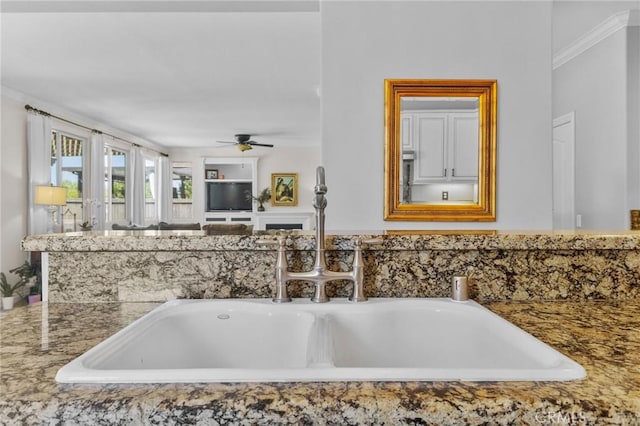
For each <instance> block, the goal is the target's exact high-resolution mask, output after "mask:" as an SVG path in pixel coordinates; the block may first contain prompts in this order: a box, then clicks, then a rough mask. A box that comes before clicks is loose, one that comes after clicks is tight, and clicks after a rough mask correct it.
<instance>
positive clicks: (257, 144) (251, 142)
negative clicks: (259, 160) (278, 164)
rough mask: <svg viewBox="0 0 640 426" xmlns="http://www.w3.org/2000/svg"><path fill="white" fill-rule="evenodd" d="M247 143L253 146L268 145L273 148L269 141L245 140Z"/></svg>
mask: <svg viewBox="0 0 640 426" xmlns="http://www.w3.org/2000/svg"><path fill="white" fill-rule="evenodd" d="M247 144H249V145H253V146H266V147H269V148H273V145H271V144H270V143H258V142H254V141H249V142H247Z"/></svg>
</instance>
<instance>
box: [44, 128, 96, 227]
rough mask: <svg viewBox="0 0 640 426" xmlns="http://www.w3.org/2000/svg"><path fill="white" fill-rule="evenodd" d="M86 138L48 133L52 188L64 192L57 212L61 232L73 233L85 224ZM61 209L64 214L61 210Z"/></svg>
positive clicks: (54, 132) (58, 132)
mask: <svg viewBox="0 0 640 426" xmlns="http://www.w3.org/2000/svg"><path fill="white" fill-rule="evenodd" d="M86 142H87V140H86V139H85V138H81V137H77V136H73V135H71V134H67V133H63V132H62V131H60V130H54V131H52V132H51V184H52V185H54V186H63V187H65V188H67V205H66V206H63V207H62V208H60V209H58V215H61V216H59V217H62V225H63V229H64V231H65V232H66V231H75V230H77V227H78V225H79V224H80V223H82V222H83V221H84V209H83V192H84V186H85V184H88V182H85V169H86V167H85V155H84V153H85V151H86V149H85V145H86ZM63 209H64V210H63Z"/></svg>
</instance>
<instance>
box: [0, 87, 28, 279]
mask: <svg viewBox="0 0 640 426" xmlns="http://www.w3.org/2000/svg"><path fill="white" fill-rule="evenodd" d="M1 117H2V136H1V139H0V163H1V165H2V178H1V179H0V212H1V213H0V271H2V272H4V273H5V274H8V272H9V270H10V269H13V268H15V267H17V266H20V265H21V264H22V262H24V260H25V259H26V258H27V256H26V254H25V253H24V252H22V251H21V250H20V241H21V240H22V238H23V237H24V236H25V235H26V233H27V189H28V188H27V148H26V146H27V144H26V140H27V125H26V122H27V111H26V110H25V109H24V104H23V103H20V102H18V101H16V100H13V99H9V98H7V97H5V96H3V97H2V115H1ZM8 278H9V282H15V281H16V280H17V277H15V276H8Z"/></svg>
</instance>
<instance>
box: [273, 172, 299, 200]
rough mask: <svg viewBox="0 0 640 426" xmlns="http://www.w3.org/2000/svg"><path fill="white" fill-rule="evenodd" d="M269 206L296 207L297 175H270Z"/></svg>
mask: <svg viewBox="0 0 640 426" xmlns="http://www.w3.org/2000/svg"><path fill="white" fill-rule="evenodd" d="M271 204H272V205H273V206H297V205H298V174H297V173H272V174H271Z"/></svg>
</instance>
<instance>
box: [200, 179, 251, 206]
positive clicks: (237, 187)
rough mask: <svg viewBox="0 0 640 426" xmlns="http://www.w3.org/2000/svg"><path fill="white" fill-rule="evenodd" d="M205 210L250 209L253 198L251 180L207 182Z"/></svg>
mask: <svg viewBox="0 0 640 426" xmlns="http://www.w3.org/2000/svg"><path fill="white" fill-rule="evenodd" d="M206 184H207V211H208V212H215V211H234V212H238V211H243V212H244V211H251V210H252V209H253V200H252V199H251V198H249V199H247V192H248V193H249V194H251V193H252V189H253V184H252V183H251V182H207V183H206Z"/></svg>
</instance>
